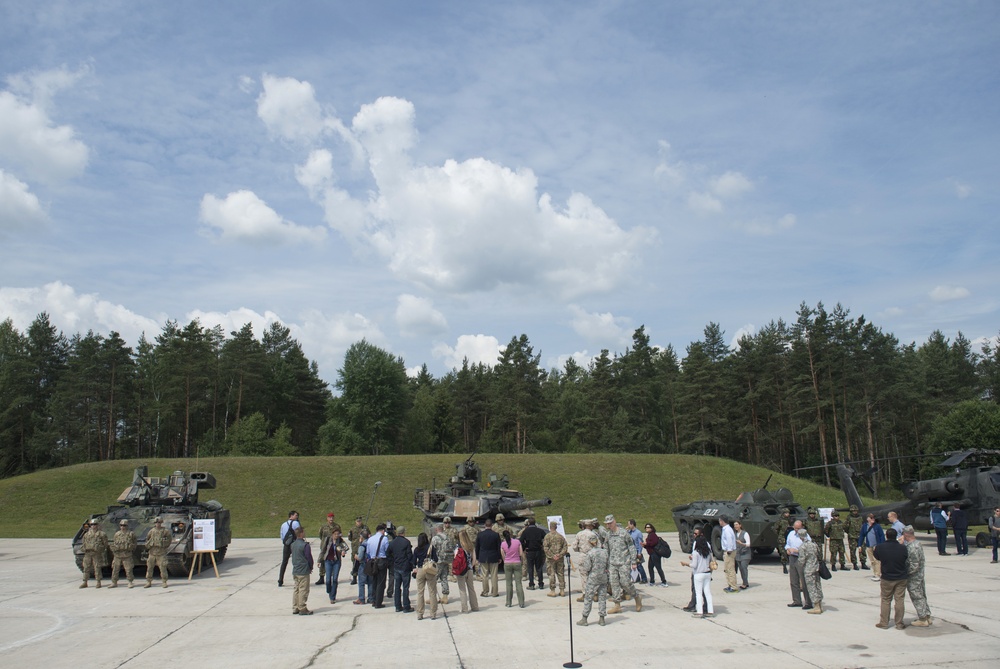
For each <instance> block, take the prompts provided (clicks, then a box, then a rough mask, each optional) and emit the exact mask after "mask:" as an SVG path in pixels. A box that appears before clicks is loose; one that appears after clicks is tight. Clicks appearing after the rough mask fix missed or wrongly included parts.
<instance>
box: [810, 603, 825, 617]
mask: <svg viewBox="0 0 1000 669" xmlns="http://www.w3.org/2000/svg"><path fill="white" fill-rule="evenodd" d="M808 613H815V614H820V613H823V602H816V603H815V604H813V607H812V608H811V609H809V611H808Z"/></svg>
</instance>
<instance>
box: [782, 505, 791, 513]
mask: <svg viewBox="0 0 1000 669" xmlns="http://www.w3.org/2000/svg"><path fill="white" fill-rule="evenodd" d="M781 512H782V513H791V512H792V510H791V509H789V508H788V507H787V506H785V507H782V508H781Z"/></svg>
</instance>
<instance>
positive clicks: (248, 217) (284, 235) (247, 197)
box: [201, 190, 326, 243]
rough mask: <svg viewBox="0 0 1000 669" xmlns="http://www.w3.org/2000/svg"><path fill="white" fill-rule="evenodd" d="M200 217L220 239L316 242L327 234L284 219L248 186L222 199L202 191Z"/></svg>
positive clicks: (322, 230) (322, 229)
mask: <svg viewBox="0 0 1000 669" xmlns="http://www.w3.org/2000/svg"><path fill="white" fill-rule="evenodd" d="M201 220H202V222H203V223H205V225H207V226H208V227H209V228H212V229H215V230H217V231H218V232H219V234H220V236H221V237H222V238H223V239H236V240H245V241H257V242H289V243H297V242H303V243H315V242H320V241H322V240H323V239H325V238H326V229H325V228H320V227H315V228H309V227H305V226H301V225H296V224H295V223H292V222H291V221H286V220H285V219H283V218H282V217H281V216H279V215H278V213H277V212H276V211H274V209H271V207H269V206H268V205H267V203H266V202H264V201H263V200H261V199H260V198H259V197H257V195H256V194H254V193H252V192H251V191H248V190H240V191H236V192H233V193H230V194H229V195H227V196H226V197H225V198H224V199H219V198H217V197H216V196H214V195H212V194H208V195H205V197H203V198H202V200H201Z"/></svg>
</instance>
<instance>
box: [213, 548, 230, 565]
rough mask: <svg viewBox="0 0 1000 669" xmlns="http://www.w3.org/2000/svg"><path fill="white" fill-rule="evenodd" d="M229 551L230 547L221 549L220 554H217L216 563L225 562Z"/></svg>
mask: <svg viewBox="0 0 1000 669" xmlns="http://www.w3.org/2000/svg"><path fill="white" fill-rule="evenodd" d="M228 549H229V546H223V547H222V548H220V549H219V552H218V553H216V554H215V562H216V563H219V562H222V561H223V560H225V559H226V551H227V550H228Z"/></svg>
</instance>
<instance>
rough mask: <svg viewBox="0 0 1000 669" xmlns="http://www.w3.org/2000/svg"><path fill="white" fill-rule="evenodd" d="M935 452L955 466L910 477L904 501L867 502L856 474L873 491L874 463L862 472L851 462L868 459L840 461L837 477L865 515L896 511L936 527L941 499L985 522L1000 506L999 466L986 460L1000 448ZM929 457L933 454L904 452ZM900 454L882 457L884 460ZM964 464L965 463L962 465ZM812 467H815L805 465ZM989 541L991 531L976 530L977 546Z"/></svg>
mask: <svg viewBox="0 0 1000 669" xmlns="http://www.w3.org/2000/svg"><path fill="white" fill-rule="evenodd" d="M935 455H946V456H948V457H947V458H946V459H945V460H943V461H942V462H941V463H939V465H938V466H939V467H942V468H945V469H952V470H953V471H952V473H951V474H949V475H948V476H942V477H939V478H934V479H926V480H921V481H911V482H910V483H907V484H906V485H904V486H903V494H904V495H905V496H906V501H905V502H889V503H886V504H880V505H878V506H865V505H864V503H863V502H862V501H861V495H859V494H858V489H857V488H856V487H855V485H854V477H855V476H858V477H859V478H861V480H862V481H863V482H864V483H865V485H866V486H867V487H868V489H869V490H871V491H872V494H874V492H875V490H874V488H873V487H872V485H871V484H870V483H869V482H868V479H867V478H866V477H867V476H868V475H870V474H871V473H872V472H873V471H874V469H875V468H874V467H873V468H872V469H870V470H868V471H867V472H865V473H863V474H859V473H858V472H857V471H856V470H855V469H854V467H853V466H852V465H857V464H868V463H867V462H864V463H863V462H841V463H837V465H836V468H837V477H838V478H839V479H840V487H841V489H842V490H843V491H844V495H845V496H846V497H847V503H848V504H856V505H857V506H858V508H859V509H860V510H861V513H862V515H866V514H868V513H874V514H875V517H876V518H877V519H878V520H879V521H884V520H885V518H886V514H888V513H889V512H890V511H895V512H896V514H897V515H898V516H899V520H900V521H901V522H902V523H903V524H904V525H913V527H914V528H916V529H918V530H930V529H933V525H932V524H931V519H930V512H931V509H932V508H933V507H934V506H936V505H937V504H938V502H942V503H944V504H946V505H947V506H952V505H954V504H958V505H959V506H960V507H961V508H962V509H964V510H965V512H966V515H968V517H969V525H986V524H987V522H988V520H989V517H990V516H992V515H993V510H994V509H996V508H1000V466H995V465H994V466H989V465H987V464H986V462H987V460H988V459H990V458H996V457H998V456H1000V450H990V449H974V450H968V451H953V452H950V453H940V454H935ZM903 457H906V458H908V457H930V456H903ZM889 459H898V458H882V460H889ZM963 465H964V466H963ZM806 469H812V467H809V468H806ZM989 544H990V537H989V534H988V533H986V532H979V533H977V534H976V546H978V547H979V548H985V547H986V546H988V545H989Z"/></svg>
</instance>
